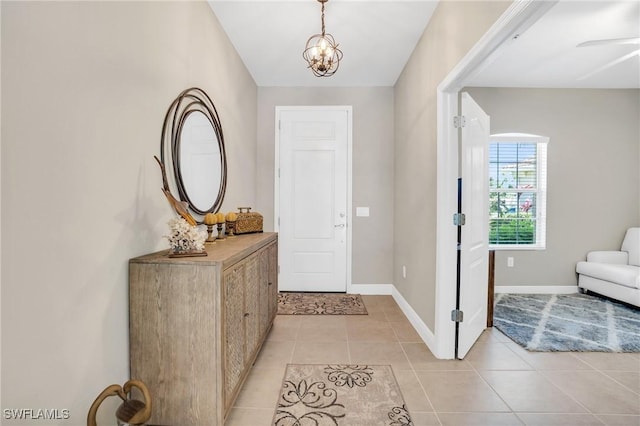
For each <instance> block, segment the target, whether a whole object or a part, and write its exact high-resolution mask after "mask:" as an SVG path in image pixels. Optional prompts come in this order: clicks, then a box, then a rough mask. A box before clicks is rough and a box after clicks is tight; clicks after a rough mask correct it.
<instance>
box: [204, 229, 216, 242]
mask: <svg viewBox="0 0 640 426" xmlns="http://www.w3.org/2000/svg"><path fill="white" fill-rule="evenodd" d="M215 227H216V225H215V224H213V225H207V234H208V237H207V239H206V240H204V243H205V244H215V243H216V237H214V236H213V229H214V228H215Z"/></svg>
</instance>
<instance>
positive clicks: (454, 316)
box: [451, 309, 464, 322]
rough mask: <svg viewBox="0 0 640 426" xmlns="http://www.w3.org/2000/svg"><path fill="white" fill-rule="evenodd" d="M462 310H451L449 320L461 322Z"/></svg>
mask: <svg viewBox="0 0 640 426" xmlns="http://www.w3.org/2000/svg"><path fill="white" fill-rule="evenodd" d="M463 316H464V314H463V312H462V311H461V310H460V309H454V310H453V311H451V321H453V322H462V317H463Z"/></svg>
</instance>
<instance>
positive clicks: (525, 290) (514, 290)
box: [495, 285, 578, 294]
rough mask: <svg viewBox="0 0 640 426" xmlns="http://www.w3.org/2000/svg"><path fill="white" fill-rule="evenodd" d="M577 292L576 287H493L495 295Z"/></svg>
mask: <svg viewBox="0 0 640 426" xmlns="http://www.w3.org/2000/svg"><path fill="white" fill-rule="evenodd" d="M577 292H578V286H577V285H500V286H496V287H495V293H511V294H571V293H577Z"/></svg>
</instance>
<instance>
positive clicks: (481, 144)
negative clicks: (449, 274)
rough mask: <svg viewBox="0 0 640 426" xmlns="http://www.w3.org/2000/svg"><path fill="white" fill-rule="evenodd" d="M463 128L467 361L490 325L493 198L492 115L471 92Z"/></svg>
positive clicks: (463, 339)
mask: <svg viewBox="0 0 640 426" xmlns="http://www.w3.org/2000/svg"><path fill="white" fill-rule="evenodd" d="M461 100H462V102H461V105H462V115H463V116H464V117H465V119H466V120H465V121H466V124H465V126H464V127H462V142H461V151H460V155H461V159H462V161H461V171H460V172H461V177H462V212H463V213H464V214H465V217H466V223H465V225H464V226H462V238H461V244H460V310H461V311H462V312H463V313H464V318H463V321H462V323H460V326H459V335H458V358H460V359H461V358H463V357H464V356H465V355H466V354H467V352H468V351H469V349H471V346H473V344H474V343H475V341H476V340H477V339H478V337H479V336H480V333H482V331H483V330H484V329H485V327H486V325H487V292H488V268H489V266H488V265H489V263H488V253H489V245H488V243H489V241H488V240H489V230H488V221H489V217H488V214H489V213H488V211H489V206H488V202H489V201H488V198H489V184H488V182H489V166H488V151H489V145H488V144H489V133H490V132H489V130H490V129H489V125H490V120H489V116H488V115H487V114H486V113H485V112H484V111H483V110H482V108H480V106H478V104H476V103H475V102H474V100H473V99H472V98H471V96H469V94H468V93H466V92H464V93H462V94H461Z"/></svg>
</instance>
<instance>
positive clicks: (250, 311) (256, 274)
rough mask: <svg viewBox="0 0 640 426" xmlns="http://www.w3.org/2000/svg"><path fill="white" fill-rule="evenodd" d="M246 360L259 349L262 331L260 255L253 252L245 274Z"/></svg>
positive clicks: (248, 260)
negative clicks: (260, 323)
mask: <svg viewBox="0 0 640 426" xmlns="http://www.w3.org/2000/svg"><path fill="white" fill-rule="evenodd" d="M245 280H246V281H245V284H246V287H245V291H246V293H245V299H244V303H245V306H244V309H245V310H244V316H245V318H244V320H245V333H246V334H245V335H246V346H245V360H247V361H249V360H250V359H251V358H252V356H253V354H254V352H255V351H256V350H257V349H258V345H259V342H260V338H261V337H262V333H261V332H260V327H259V320H260V313H259V312H260V306H259V301H260V257H259V254H253V255H251V256H250V257H249V258H248V259H247V266H246V274H245Z"/></svg>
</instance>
